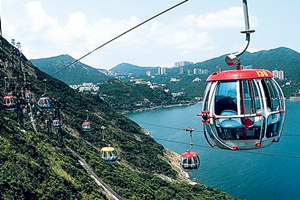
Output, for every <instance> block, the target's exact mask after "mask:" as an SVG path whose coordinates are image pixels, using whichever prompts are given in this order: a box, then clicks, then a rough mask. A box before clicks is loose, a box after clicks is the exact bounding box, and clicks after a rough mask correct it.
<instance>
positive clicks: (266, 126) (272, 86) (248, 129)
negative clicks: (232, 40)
mask: <svg viewBox="0 0 300 200" xmlns="http://www.w3.org/2000/svg"><path fill="white" fill-rule="evenodd" d="M243 11H244V19H245V20H244V21H245V30H244V31H241V33H244V34H246V41H245V42H246V43H245V46H244V48H243V49H242V50H241V51H239V52H236V53H234V54H230V55H228V56H226V58H225V61H226V63H227V65H229V66H237V67H236V70H229V71H219V72H216V73H213V74H211V75H210V76H209V77H208V78H207V81H208V82H209V83H208V85H207V87H206V90H205V93H204V98H203V105H202V113H201V116H202V122H203V127H204V136H205V138H206V140H207V142H208V143H209V144H210V146H218V147H220V148H225V149H232V150H237V149H256V148H260V147H266V146H269V145H271V144H272V143H273V142H278V141H279V139H280V136H281V132H282V127H283V123H284V118H285V102H284V96H283V93H282V90H281V88H280V86H279V85H278V83H277V82H276V81H275V80H274V78H273V77H274V76H273V74H272V73H271V72H269V71H268V70H264V69H243V66H242V64H241V60H240V59H239V58H238V57H239V56H241V55H242V54H243V53H244V52H245V51H246V49H247V48H248V46H249V43H250V34H251V33H253V32H254V30H251V29H250V25H249V16H248V6H247V0H243Z"/></svg>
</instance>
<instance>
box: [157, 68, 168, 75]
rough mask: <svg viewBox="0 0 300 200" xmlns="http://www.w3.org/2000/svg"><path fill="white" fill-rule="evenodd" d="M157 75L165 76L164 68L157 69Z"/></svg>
mask: <svg viewBox="0 0 300 200" xmlns="http://www.w3.org/2000/svg"><path fill="white" fill-rule="evenodd" d="M157 74H158V75H164V74H166V68H165V67H158V68H157Z"/></svg>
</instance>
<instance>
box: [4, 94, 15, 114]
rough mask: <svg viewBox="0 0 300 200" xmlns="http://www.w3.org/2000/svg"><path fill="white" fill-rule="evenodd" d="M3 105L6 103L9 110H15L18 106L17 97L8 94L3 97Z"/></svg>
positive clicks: (5, 105)
mask: <svg viewBox="0 0 300 200" xmlns="http://www.w3.org/2000/svg"><path fill="white" fill-rule="evenodd" d="M3 105H4V107H5V109H6V110H9V111H11V112H13V111H14V110H15V109H16V106H17V100H16V97H14V96H12V95H8V96H5V97H3Z"/></svg>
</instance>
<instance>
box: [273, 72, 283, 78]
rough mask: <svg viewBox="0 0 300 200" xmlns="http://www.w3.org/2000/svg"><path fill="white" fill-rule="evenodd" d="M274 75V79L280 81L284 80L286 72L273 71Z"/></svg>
mask: <svg viewBox="0 0 300 200" xmlns="http://www.w3.org/2000/svg"><path fill="white" fill-rule="evenodd" d="M272 74H273V75H274V78H278V79H279V80H284V72H283V71H282V70H273V71H272Z"/></svg>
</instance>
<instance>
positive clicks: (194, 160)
mask: <svg viewBox="0 0 300 200" xmlns="http://www.w3.org/2000/svg"><path fill="white" fill-rule="evenodd" d="M180 165H181V168H182V169H183V170H184V171H187V172H188V171H194V170H197V169H198V168H199V167H200V159H199V156H198V154H197V153H195V152H190V151H186V152H184V153H183V154H181V159H180Z"/></svg>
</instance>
